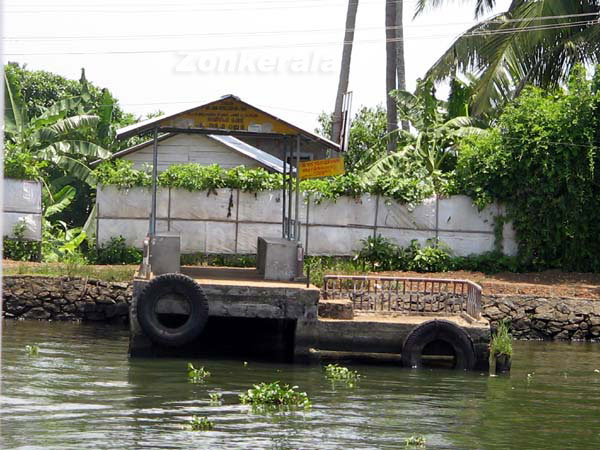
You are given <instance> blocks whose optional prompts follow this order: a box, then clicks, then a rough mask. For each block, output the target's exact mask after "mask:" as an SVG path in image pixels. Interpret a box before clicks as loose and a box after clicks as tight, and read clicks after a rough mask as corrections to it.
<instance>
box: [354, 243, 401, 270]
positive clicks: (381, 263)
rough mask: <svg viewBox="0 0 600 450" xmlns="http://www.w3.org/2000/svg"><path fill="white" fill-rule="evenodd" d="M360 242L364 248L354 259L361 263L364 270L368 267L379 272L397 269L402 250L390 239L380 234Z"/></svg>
mask: <svg viewBox="0 0 600 450" xmlns="http://www.w3.org/2000/svg"><path fill="white" fill-rule="evenodd" d="M360 242H362V248H361V249H360V251H359V252H358V253H357V254H356V255H355V257H354V259H355V260H357V261H360V262H361V263H362V264H363V268H365V266H368V268H369V269H371V270H374V271H377V270H393V269H395V268H396V267H397V258H398V256H399V254H400V249H399V248H398V246H397V245H396V244H394V243H393V242H391V241H390V240H389V239H386V238H384V237H383V236H381V235H380V234H378V235H376V236H369V237H368V238H367V239H361V241H360Z"/></svg>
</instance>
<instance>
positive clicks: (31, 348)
mask: <svg viewBox="0 0 600 450" xmlns="http://www.w3.org/2000/svg"><path fill="white" fill-rule="evenodd" d="M25 351H26V352H27V354H28V355H29V356H37V355H38V353H39V352H40V348H39V347H38V346H37V344H33V345H26V346H25Z"/></svg>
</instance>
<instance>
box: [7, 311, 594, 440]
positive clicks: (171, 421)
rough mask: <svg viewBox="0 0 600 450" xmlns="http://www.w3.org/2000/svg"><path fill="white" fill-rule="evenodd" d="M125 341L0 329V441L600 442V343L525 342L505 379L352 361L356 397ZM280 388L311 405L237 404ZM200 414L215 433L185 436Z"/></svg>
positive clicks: (300, 379) (110, 334)
mask: <svg viewBox="0 0 600 450" xmlns="http://www.w3.org/2000/svg"><path fill="white" fill-rule="evenodd" d="M32 343H36V344H38V345H39V347H40V352H39V355H38V356H37V357H30V356H28V355H27V353H26V351H25V350H24V347H25V345H27V344H32ZM127 343H128V335H127V331H126V330H122V329H115V328H114V327H98V326H89V325H76V324H64V323H36V322H12V321H5V322H4V332H3V341H2V345H3V350H2V405H1V416H0V420H1V422H0V425H1V430H0V438H1V442H0V446H1V447H2V448H3V449H8V448H42V447H43V448H61V449H67V448H73V449H83V448H111V449H112V448H145V447H154V448H277V449H286V448H320V449H322V448H332V449H333V448H343V447H345V448H398V447H403V446H404V441H405V439H406V438H407V437H409V436H411V435H424V436H425V437H426V439H427V448H459V449H467V448H468V449H471V448H502V449H503V448H519V449H522V448H544V449H546V448H557V449H566V448H590V449H597V448H600V373H599V372H595V370H600V344H580V343H573V344H560V343H543V342H517V343H516V345H515V351H516V355H515V358H514V360H513V371H512V373H511V375H510V377H490V376H489V375H487V374H477V373H454V372H446V371H411V370H404V369H399V368H395V367H391V366H383V367H382V366H369V365H361V366H356V365H355V366H353V367H354V368H356V369H358V370H359V371H360V373H361V374H362V375H363V376H364V378H363V380H362V381H361V382H360V383H359V385H358V386H357V387H355V388H354V389H350V388H345V387H342V386H337V385H336V386H333V385H332V384H331V382H328V381H326V380H325V379H324V378H323V375H322V370H321V368H320V367H315V366H313V367H307V366H292V365H284V364H281V365H278V364H268V363H259V362H253V361H250V362H249V364H248V365H247V366H244V364H243V362H242V361H238V360H234V361H232V360H203V361H195V363H197V364H198V365H204V366H206V368H207V369H209V370H210V371H211V372H212V376H211V377H210V378H209V379H208V380H207V382H206V383H205V384H203V385H195V384H190V383H189V382H188V381H187V378H186V370H185V366H186V362H187V361H185V360H134V361H129V360H128V359H127V354H126V353H127ZM528 374H531V376H530V377H528ZM274 380H281V381H284V382H287V383H292V384H296V385H298V386H300V387H301V389H302V390H305V391H307V392H308V394H309V396H310V398H311V399H312V401H313V404H314V406H313V408H312V410H310V411H307V412H305V411H299V412H278V413H270V414H262V413H255V412H252V410H251V409H249V408H248V407H247V406H243V405H240V404H239V401H238V394H239V393H240V392H242V391H244V390H245V389H247V388H248V387H250V386H251V385H252V384H253V383H258V382H261V381H274ZM210 392H221V393H222V394H223V397H224V403H223V404H222V405H211V404H210V403H209V399H208V393H210ZM192 415H201V416H208V417H210V418H211V419H212V420H213V421H214V423H215V428H214V430H213V431H210V432H192V431H186V430H185V429H183V428H182V425H183V424H185V423H186V422H187V421H188V420H189V419H190V417H191V416H192Z"/></svg>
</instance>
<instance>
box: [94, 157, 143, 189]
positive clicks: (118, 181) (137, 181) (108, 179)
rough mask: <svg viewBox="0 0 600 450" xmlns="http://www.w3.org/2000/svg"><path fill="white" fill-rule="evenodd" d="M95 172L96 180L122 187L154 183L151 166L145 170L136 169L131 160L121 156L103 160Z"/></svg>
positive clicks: (100, 182)
mask: <svg viewBox="0 0 600 450" xmlns="http://www.w3.org/2000/svg"><path fill="white" fill-rule="evenodd" d="M93 173H94V176H95V178H96V181H97V182H98V183H99V184H102V185H104V186H109V185H114V186H118V187H120V188H130V187H144V186H150V185H151V184H152V177H151V170H150V169H149V168H145V169H144V170H137V169H134V168H133V163H132V162H131V161H127V160H125V159H120V158H115V159H113V160H110V161H106V162H103V163H102V164H100V165H99V166H98V167H97V168H96V169H95V170H94V172H93Z"/></svg>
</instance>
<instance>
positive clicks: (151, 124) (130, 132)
mask: <svg viewBox="0 0 600 450" xmlns="http://www.w3.org/2000/svg"><path fill="white" fill-rule="evenodd" d="M229 98H231V99H235V100H236V101H238V102H240V103H241V104H243V105H245V106H247V107H249V108H253V109H254V110H256V111H259V112H260V113H263V114H265V115H267V116H269V117H271V118H272V119H273V120H276V121H279V122H280V123H282V124H285V125H287V126H289V127H291V128H293V129H294V130H296V131H297V132H298V134H300V135H302V136H304V137H306V138H308V139H310V140H313V141H316V142H320V143H321V144H323V145H325V146H326V147H327V148H330V149H332V150H336V151H340V145H339V144H338V143H336V142H333V141H331V140H329V139H327V138H324V137H323V136H319V135H318V134H315V133H312V132H310V131H306V130H304V129H302V128H300V127H297V126H296V125H293V124H291V123H289V122H287V121H285V120H283V119H280V118H279V117H277V116H275V115H273V114H271V113H268V112H266V111H264V110H262V109H260V108H257V107H256V106H253V105H251V104H249V103H246V102H244V101H242V100H241V99H240V98H239V97H237V96H235V95H225V96H223V97H221V98H220V99H218V100H215V101H213V102H209V103H205V104H203V105H199V106H195V107H193V108H187V109H184V110H181V111H178V112H175V113H172V114H168V115H164V116H158V117H154V118H152V119H148V120H145V121H143V122H139V123H135V124H133V125H129V126H127V127H124V128H121V129H119V130H117V139H125V138H128V137H131V136H136V135H139V134H142V133H145V132H148V131H150V130H152V129H154V128H156V127H160V124H161V122H165V121H169V120H171V119H173V118H175V117H177V116H180V115H182V114H186V113H191V112H193V111H194V110H196V109H199V108H202V107H206V106H209V105H211V104H213V103H217V102H220V101H222V100H224V99H229ZM232 134H235V132H234V131H232ZM265 134H268V133H265ZM240 135H241V134H240Z"/></svg>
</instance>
